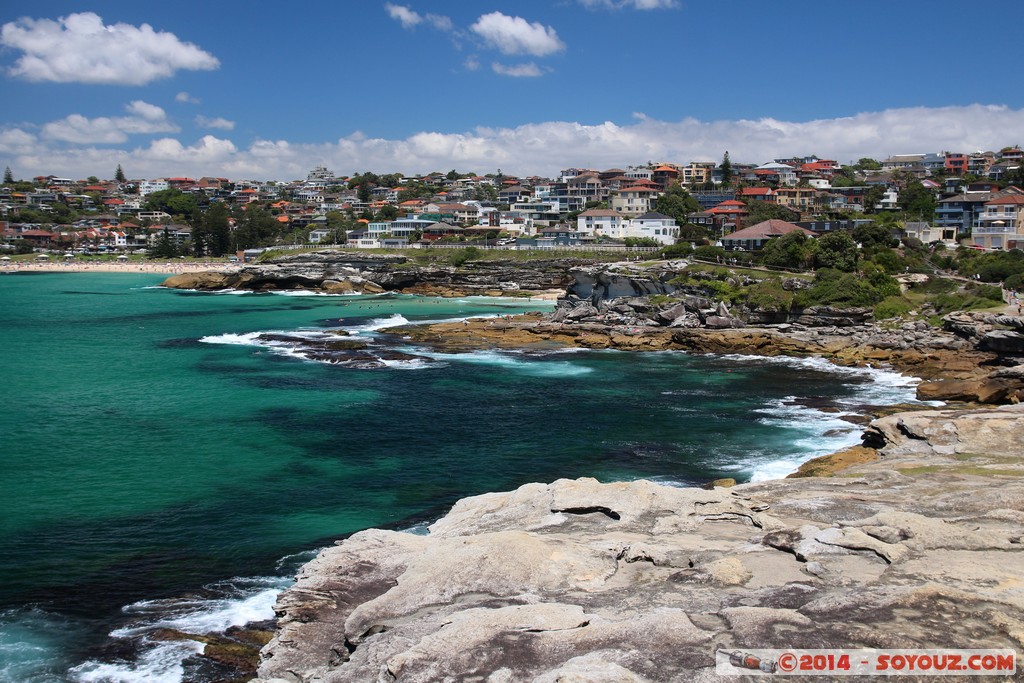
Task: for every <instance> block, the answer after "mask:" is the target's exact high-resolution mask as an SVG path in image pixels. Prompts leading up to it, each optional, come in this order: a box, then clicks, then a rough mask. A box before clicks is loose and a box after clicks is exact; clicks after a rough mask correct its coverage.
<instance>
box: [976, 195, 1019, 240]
mask: <svg viewBox="0 0 1024 683" xmlns="http://www.w3.org/2000/svg"><path fill="white" fill-rule="evenodd" d="M971 237H972V241H973V243H974V246H976V247H979V248H981V249H1017V248H1020V247H1024V194H1017V193H1011V194H1004V195H1002V196H1000V197H995V198H993V199H990V200H989V201H987V202H985V210H984V211H983V212H982V213H981V214H980V215H979V216H978V225H977V226H975V228H974V230H973V231H972V235H971Z"/></svg>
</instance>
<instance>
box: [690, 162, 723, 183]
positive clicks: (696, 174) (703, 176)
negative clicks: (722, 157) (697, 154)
mask: <svg viewBox="0 0 1024 683" xmlns="http://www.w3.org/2000/svg"><path fill="white" fill-rule="evenodd" d="M714 170H715V162H713V161H694V162H692V163H690V164H689V165H688V166H683V168H682V171H683V175H682V182H683V183H684V184H687V185H703V184H705V183H708V182H710V181H711V173H712V171H714Z"/></svg>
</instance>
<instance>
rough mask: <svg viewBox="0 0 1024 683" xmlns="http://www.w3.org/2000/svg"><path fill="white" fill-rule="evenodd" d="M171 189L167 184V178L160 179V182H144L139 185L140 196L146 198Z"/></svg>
mask: <svg viewBox="0 0 1024 683" xmlns="http://www.w3.org/2000/svg"><path fill="white" fill-rule="evenodd" d="M169 187H170V185H169V184H168V183H167V179H166V178H160V179H158V180H143V181H142V182H140V183H139V195H140V196H142V197H145V196H146V195H148V194H153V193H154V192H162V191H163V190H166V189H168V188H169Z"/></svg>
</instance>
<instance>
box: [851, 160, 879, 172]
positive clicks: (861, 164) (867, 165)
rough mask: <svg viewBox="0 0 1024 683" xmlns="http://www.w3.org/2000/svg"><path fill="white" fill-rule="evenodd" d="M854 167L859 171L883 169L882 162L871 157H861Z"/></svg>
mask: <svg viewBox="0 0 1024 683" xmlns="http://www.w3.org/2000/svg"><path fill="white" fill-rule="evenodd" d="M853 167H854V168H855V169H857V170H858V171H878V170H881V168H882V164H881V163H880V162H878V161H876V160H874V159H872V158H871V157H861V158H860V159H858V160H857V163H856V164H854V166H853Z"/></svg>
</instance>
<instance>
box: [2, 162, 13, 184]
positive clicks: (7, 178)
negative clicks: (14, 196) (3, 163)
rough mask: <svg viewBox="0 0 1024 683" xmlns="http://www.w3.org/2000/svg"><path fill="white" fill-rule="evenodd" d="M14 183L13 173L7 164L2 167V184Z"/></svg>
mask: <svg viewBox="0 0 1024 683" xmlns="http://www.w3.org/2000/svg"><path fill="white" fill-rule="evenodd" d="M12 184H14V174H13V173H11V167H10V166H8V167H7V168H5V169H4V185H12Z"/></svg>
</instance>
